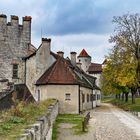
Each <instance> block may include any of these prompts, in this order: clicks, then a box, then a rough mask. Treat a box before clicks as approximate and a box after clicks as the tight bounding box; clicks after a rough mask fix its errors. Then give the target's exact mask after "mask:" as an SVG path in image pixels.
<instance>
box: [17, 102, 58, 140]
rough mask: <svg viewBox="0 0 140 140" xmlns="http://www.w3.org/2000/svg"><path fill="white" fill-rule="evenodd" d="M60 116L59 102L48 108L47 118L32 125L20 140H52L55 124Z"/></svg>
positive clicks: (42, 118)
mask: <svg viewBox="0 0 140 140" xmlns="http://www.w3.org/2000/svg"><path fill="white" fill-rule="evenodd" d="M57 115H58V101H56V103H55V104H54V105H50V106H49V107H48V111H47V113H46V115H45V116H43V117H41V118H40V119H39V120H37V121H36V123H35V124H33V125H31V126H30V128H29V129H26V130H25V133H24V134H23V135H22V136H21V138H20V139H19V140H51V139H52V128H53V123H54V121H55V119H56V117H57Z"/></svg>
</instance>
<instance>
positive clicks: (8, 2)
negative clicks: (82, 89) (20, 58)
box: [0, 0, 140, 62]
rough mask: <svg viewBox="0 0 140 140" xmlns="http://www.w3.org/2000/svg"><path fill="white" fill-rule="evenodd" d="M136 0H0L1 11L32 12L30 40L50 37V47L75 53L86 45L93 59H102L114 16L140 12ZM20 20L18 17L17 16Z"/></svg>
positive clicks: (35, 41) (36, 43)
mask: <svg viewBox="0 0 140 140" xmlns="http://www.w3.org/2000/svg"><path fill="white" fill-rule="evenodd" d="M139 5H140V1H139V0H133V1H132V0H127V1H125V0H68V1H66V0H39V1H35V0H29V1H27V0H20V1H19V0H0V9H1V10H0V13H4V14H6V15H7V16H8V18H9V17H10V16H9V15H17V16H19V17H23V16H25V15H31V16H32V43H33V44H34V45H35V46H36V47H38V46H39V44H40V43H41V37H45V36H46V37H52V49H53V51H55V52H56V51H59V50H63V51H65V52H66V56H67V55H69V54H68V53H67V52H70V50H74V51H77V52H78V53H79V52H80V51H81V50H82V48H85V49H87V51H88V53H89V54H90V55H91V56H93V61H99V62H102V60H103V57H104V55H105V54H107V52H108V49H109V48H110V46H111V45H110V44H109V43H108V39H109V35H110V34H112V32H113V28H114V27H113V25H112V22H111V21H112V18H113V16H118V15H123V14H125V13H127V12H133V13H139V12H140V8H139ZM20 23H21V18H20Z"/></svg>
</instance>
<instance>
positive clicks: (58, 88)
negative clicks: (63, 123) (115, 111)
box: [0, 15, 99, 114]
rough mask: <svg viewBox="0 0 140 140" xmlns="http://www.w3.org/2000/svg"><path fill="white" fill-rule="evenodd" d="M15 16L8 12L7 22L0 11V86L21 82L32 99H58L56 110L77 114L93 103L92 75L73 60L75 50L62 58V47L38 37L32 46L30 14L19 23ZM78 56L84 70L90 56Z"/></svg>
mask: <svg viewBox="0 0 140 140" xmlns="http://www.w3.org/2000/svg"><path fill="white" fill-rule="evenodd" d="M18 20H19V19H18V17H17V16H11V21H10V22H8V23H7V17H6V15H0V31H1V32H0V58H1V59H0V90H1V91H3V90H9V91H10V89H8V88H9V85H10V84H11V83H12V84H13V85H20V84H22V85H23V84H24V85H26V87H27V88H28V89H29V91H30V92H31V94H32V96H33V97H34V99H35V100H36V101H41V100H45V99H48V98H55V99H58V100H59V112H60V113H71V114H78V113H80V112H82V111H84V110H87V109H92V108H93V107H95V106H96V104H97V101H96V97H95V96H96V94H97V91H99V88H98V87H97V86H96V84H95V81H96V78H95V77H93V76H90V75H88V74H87V73H86V72H84V71H83V70H82V67H83V66H84V65H82V66H81V65H78V64H77V63H76V52H71V53H70V56H71V58H70V59H69V58H67V59H65V58H64V57H63V55H64V53H63V52H62V51H59V52H58V53H57V54H55V53H54V52H52V51H51V39H47V38H42V42H41V45H40V46H39V48H38V49H35V48H34V46H33V45H32V44H31V17H30V16H25V17H23V20H22V25H19V21H18ZM80 58H81V56H80V57H79V59H80ZM82 58H83V59H82ZM82 58H81V59H82V60H81V61H82V62H86V63H85V66H84V70H86V71H87V70H88V69H89V65H86V64H88V63H90V62H91V57H90V56H88V57H86V61H85V60H84V59H85V58H84V57H82ZM79 64H81V63H79ZM10 87H11V86H10ZM0 93H2V92H0ZM9 93H10V92H9Z"/></svg>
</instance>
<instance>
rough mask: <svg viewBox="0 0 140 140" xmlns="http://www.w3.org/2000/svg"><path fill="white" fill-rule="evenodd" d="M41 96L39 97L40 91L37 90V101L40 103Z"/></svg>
mask: <svg viewBox="0 0 140 140" xmlns="http://www.w3.org/2000/svg"><path fill="white" fill-rule="evenodd" d="M40 99H41V96H40V90H37V100H38V101H40Z"/></svg>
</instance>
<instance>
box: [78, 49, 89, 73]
mask: <svg viewBox="0 0 140 140" xmlns="http://www.w3.org/2000/svg"><path fill="white" fill-rule="evenodd" d="M77 59H78V62H79V63H81V68H82V69H83V71H85V72H87V70H88V68H89V66H90V64H91V56H90V55H88V53H87V52H86V50H85V49H83V50H82V51H81V52H80V54H79V56H78V57H77Z"/></svg>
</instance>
